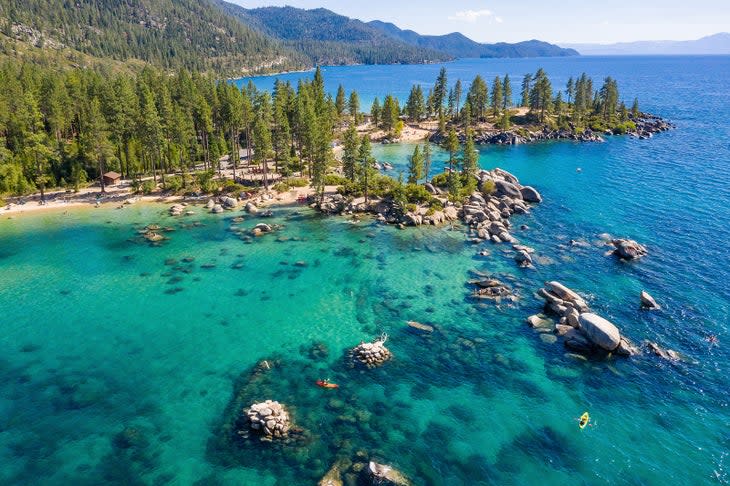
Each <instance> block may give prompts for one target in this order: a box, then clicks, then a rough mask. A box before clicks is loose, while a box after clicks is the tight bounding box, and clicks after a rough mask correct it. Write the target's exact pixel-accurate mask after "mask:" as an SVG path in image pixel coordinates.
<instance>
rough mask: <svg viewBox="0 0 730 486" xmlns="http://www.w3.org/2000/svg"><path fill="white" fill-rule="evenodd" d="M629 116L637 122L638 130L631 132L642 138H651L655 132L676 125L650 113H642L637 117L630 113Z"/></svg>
mask: <svg viewBox="0 0 730 486" xmlns="http://www.w3.org/2000/svg"><path fill="white" fill-rule="evenodd" d="M629 118H630V119H631V121H633V122H634V124H636V130H634V131H633V132H631V135H632V136H635V137H639V138H640V139H642V140H644V139H647V138H651V137H652V136H653V135H654V134H655V133H659V132H666V131H667V130H671V129H672V128H674V125H672V124H671V123H669V122H668V121H666V120H664V119H663V118H661V117H658V116H656V115H650V114H648V113H642V114H641V115H640V116H638V117H636V118H634V117H633V116H632V115H629Z"/></svg>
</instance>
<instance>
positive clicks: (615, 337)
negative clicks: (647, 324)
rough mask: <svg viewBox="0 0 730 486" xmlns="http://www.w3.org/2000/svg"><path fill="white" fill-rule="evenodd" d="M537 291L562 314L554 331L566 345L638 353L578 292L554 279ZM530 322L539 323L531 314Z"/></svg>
mask: <svg viewBox="0 0 730 486" xmlns="http://www.w3.org/2000/svg"><path fill="white" fill-rule="evenodd" d="M538 295H539V296H540V297H542V298H543V299H544V300H545V308H546V310H547V311H549V312H552V313H554V314H557V315H558V316H559V317H560V321H559V324H558V325H557V326H555V333H556V334H558V336H561V337H562V338H563V343H564V345H565V347H567V348H569V349H572V350H574V351H578V352H581V353H592V352H597V351H598V352H604V353H605V352H613V353H616V354H620V355H625V356H631V355H634V354H638V349H637V348H636V347H635V346H634V345H633V344H632V343H631V342H630V341H629V340H627V339H626V338H625V337H623V336H622V335H621V332H620V331H619V329H618V328H617V327H616V326H615V325H614V324H613V323H612V322H610V321H608V320H607V319H605V318H603V317H601V316H599V315H597V314H595V313H593V312H591V311H590V308H589V307H588V304H587V303H586V301H585V300H584V299H583V297H581V296H580V295H578V293H577V292H575V291H573V290H571V289H569V288H568V287H566V286H565V285H563V284H561V283H560V282H555V281H553V282H546V283H545V287H544V288H542V289H540V290H539V291H538ZM528 322H529V323H530V325H531V326H532V327H536V326H535V323H536V322H538V321H537V319H536V316H531V317H530V318H529V319H528Z"/></svg>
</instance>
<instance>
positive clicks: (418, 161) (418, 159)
mask: <svg viewBox="0 0 730 486" xmlns="http://www.w3.org/2000/svg"><path fill="white" fill-rule="evenodd" d="M422 168H423V156H422V155H421V149H420V148H419V147H418V145H416V148H415V149H413V155H411V158H410V163H409V164H408V183H409V184H418V181H419V180H420V179H421V170H422Z"/></svg>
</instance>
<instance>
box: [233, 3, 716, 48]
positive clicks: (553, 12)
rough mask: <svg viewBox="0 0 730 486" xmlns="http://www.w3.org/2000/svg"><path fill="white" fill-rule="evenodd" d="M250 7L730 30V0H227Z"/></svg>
mask: <svg viewBox="0 0 730 486" xmlns="http://www.w3.org/2000/svg"><path fill="white" fill-rule="evenodd" d="M228 1H232V2H234V3H237V4H239V5H242V6H244V7H247V8H254V7H262V6H283V5H291V6H293V7H299V8H318V7H324V8H327V9H330V10H332V11H334V12H336V13H339V14H342V15H347V16H348V17H353V18H358V19H360V20H364V21H368V20H383V21H385V22H393V23H394V24H396V25H397V26H398V27H400V28H402V29H411V30H415V31H416V32H418V33H419V34H433V35H440V34H447V33H450V32H461V33H463V34H465V35H466V36H468V37H470V38H472V39H474V40H476V41H479V42H500V41H504V42H518V41H523V40H528V39H540V40H544V41H548V42H554V43H563V44H566V43H613V42H630V41H636V40H690V39H698V38H700V37H703V36H706V35H710V34H715V33H718V32H727V31H730V0H663V1H661V0H659V1H657V0H628V1H623V2H611V1H596V0H558V1H550V0H491V1H490V0H451V1H448V0H447V1H444V0H418V1H413V0H228Z"/></svg>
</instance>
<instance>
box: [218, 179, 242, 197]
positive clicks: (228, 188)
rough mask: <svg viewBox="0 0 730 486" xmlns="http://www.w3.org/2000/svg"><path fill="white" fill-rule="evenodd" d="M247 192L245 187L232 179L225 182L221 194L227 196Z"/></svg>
mask: <svg viewBox="0 0 730 486" xmlns="http://www.w3.org/2000/svg"><path fill="white" fill-rule="evenodd" d="M245 190H246V188H245V187H243V186H242V185H241V184H238V183H237V182H236V181H233V180H231V179H226V180H225V182H223V187H221V192H225V193H226V194H232V193H238V192H243V191H245Z"/></svg>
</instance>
